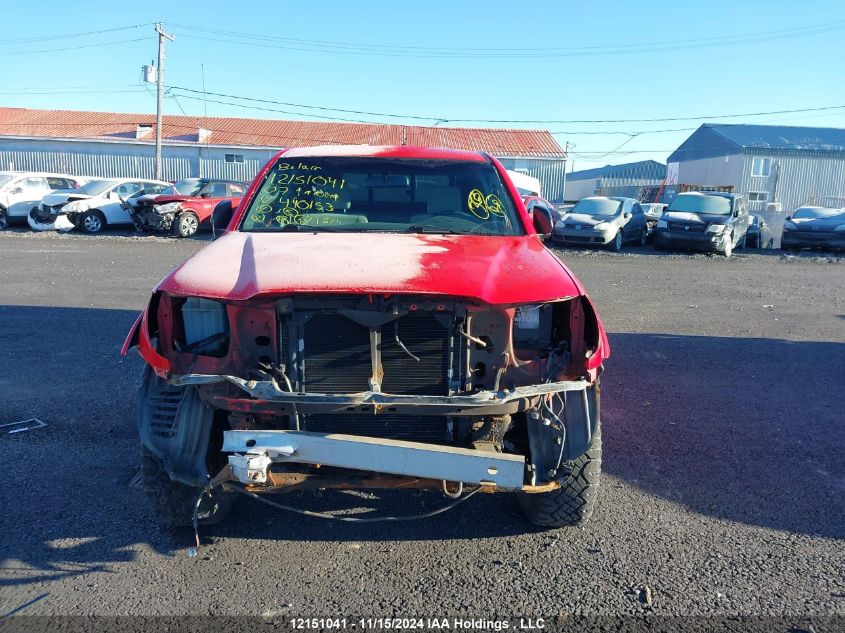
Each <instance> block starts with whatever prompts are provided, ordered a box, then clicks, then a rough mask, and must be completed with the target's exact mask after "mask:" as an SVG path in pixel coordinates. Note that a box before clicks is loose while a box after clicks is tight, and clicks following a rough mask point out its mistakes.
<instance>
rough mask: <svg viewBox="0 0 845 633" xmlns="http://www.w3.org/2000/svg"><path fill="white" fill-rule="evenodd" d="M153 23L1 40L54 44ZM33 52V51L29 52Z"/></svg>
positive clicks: (15, 42) (19, 42)
mask: <svg viewBox="0 0 845 633" xmlns="http://www.w3.org/2000/svg"><path fill="white" fill-rule="evenodd" d="M150 24H152V22H145V23H144V24H132V25H129V26H116V27H114V28H112V29H100V30H97V31H83V32H81V33H65V34H64V35H39V36H38V37H21V38H16V39H3V40H0V45H2V44H23V43H26V42H30V43H31V42H53V41H55V40H65V39H72V38H77V37H88V36H89V35H101V34H103V33H114V32H115V31H128V30H129V29H137V28H140V27H142V26H149V25H150ZM28 52H31V51H28Z"/></svg>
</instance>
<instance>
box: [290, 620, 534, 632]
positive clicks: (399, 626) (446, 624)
mask: <svg viewBox="0 0 845 633" xmlns="http://www.w3.org/2000/svg"><path fill="white" fill-rule="evenodd" d="M288 624H290V627H291V628H292V629H293V630H295V631H306V630H321V631H325V630H331V629H335V630H349V629H357V630H398V631H407V630H419V631H431V630H449V631H452V630H454V631H505V630H523V631H529V630H542V629H545V628H546V621H545V620H544V619H543V618H517V619H514V620H494V619H485V618H438V617H433V618H290V619H289V620H288Z"/></svg>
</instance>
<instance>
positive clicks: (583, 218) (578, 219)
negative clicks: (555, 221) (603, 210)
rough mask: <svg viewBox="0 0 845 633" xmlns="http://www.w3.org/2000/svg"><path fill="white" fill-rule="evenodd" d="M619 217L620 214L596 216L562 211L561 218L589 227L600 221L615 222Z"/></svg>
mask: <svg viewBox="0 0 845 633" xmlns="http://www.w3.org/2000/svg"><path fill="white" fill-rule="evenodd" d="M621 217H622V216H614V217H612V218H597V217H594V216H592V215H587V214H586V213H564V214H563V217H562V218H561V220H562V221H564V222H574V223H575V224H581V225H583V226H587V227H589V226H595V225H596V224H600V223H601V222H608V223H610V224H616V223H618V221H619V219H620V218H621Z"/></svg>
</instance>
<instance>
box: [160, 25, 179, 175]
mask: <svg viewBox="0 0 845 633" xmlns="http://www.w3.org/2000/svg"><path fill="white" fill-rule="evenodd" d="M155 29H156V33H158V68H156V86H157V88H158V90H157V95H156V160H155V171H156V176H155V177H156V180H161V116H162V104H163V103H164V40H165V39H168V40H170V41H171V42H172V41H173V40H175V39H176V38H175V37H173V36H172V35H170V33H167V32H165V30H164V25H163V24H162V23H161V22H156V27H155Z"/></svg>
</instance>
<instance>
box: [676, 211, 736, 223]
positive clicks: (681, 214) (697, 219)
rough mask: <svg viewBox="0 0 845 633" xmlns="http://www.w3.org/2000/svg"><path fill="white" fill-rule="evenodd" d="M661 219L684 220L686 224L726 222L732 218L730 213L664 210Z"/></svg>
mask: <svg viewBox="0 0 845 633" xmlns="http://www.w3.org/2000/svg"><path fill="white" fill-rule="evenodd" d="M660 219H661V220H666V221H667V222H683V223H684V224H725V223H727V221H728V220H730V219H731V216H729V215H716V214H710V213H689V212H688V211H664V212H663V215H661V216H660Z"/></svg>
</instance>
